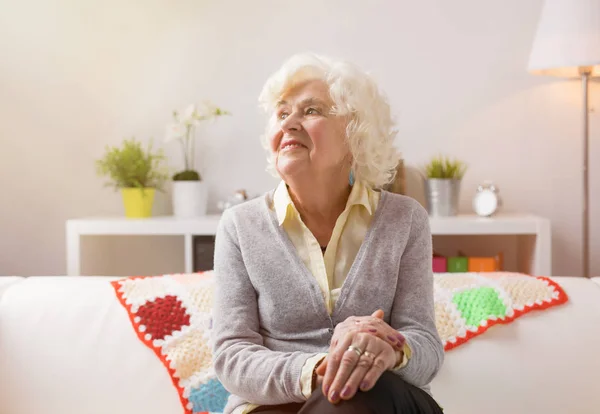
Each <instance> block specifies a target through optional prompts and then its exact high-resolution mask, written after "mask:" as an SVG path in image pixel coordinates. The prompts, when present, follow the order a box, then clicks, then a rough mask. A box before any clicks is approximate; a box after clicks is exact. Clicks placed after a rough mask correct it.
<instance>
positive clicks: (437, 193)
mask: <svg viewBox="0 0 600 414" xmlns="http://www.w3.org/2000/svg"><path fill="white" fill-rule="evenodd" d="M466 169H467V166H466V164H465V163H464V162H462V161H460V160H456V159H450V158H449V157H443V156H436V157H434V158H432V159H431V161H429V163H428V164H426V165H425V176H426V179H425V200H426V203H427V211H428V212H429V215H430V216H439V217H448V216H455V215H457V214H458V202H459V196H460V184H461V181H462V178H463V176H464V174H465V172H466Z"/></svg>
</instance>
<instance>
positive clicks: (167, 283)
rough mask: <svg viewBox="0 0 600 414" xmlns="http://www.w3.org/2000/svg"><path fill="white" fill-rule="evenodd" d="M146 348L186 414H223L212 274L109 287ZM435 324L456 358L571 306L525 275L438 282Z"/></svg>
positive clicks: (440, 276) (444, 276) (557, 290)
mask: <svg viewBox="0 0 600 414" xmlns="http://www.w3.org/2000/svg"><path fill="white" fill-rule="evenodd" d="M110 283H111V284H112V286H113V288H114V290H115V293H116V296H117V298H118V300H119V302H120V303H121V305H122V306H123V308H124V309H125V311H126V313H127V315H128V316H129V319H130V321H131V324H132V327H133V329H134V330H135V332H136V334H137V336H138V337H139V339H140V341H141V342H142V343H143V344H144V345H145V346H147V347H149V348H150V349H152V350H153V351H154V353H155V354H156V356H157V357H158V359H159V360H160V361H161V362H162V364H163V365H164V367H165V368H166V369H167V370H168V372H169V375H170V377H171V379H172V381H173V385H174V386H175V388H176V390H177V392H178V394H179V398H180V400H181V404H182V409H183V412H184V414H207V413H208V414H216V413H219V412H221V411H222V410H223V408H224V407H225V403H226V401H227V397H228V396H229V393H228V391H227V390H226V389H225V388H224V387H223V386H222V385H221V383H220V382H219V380H218V379H217V377H216V375H215V372H214V369H213V367H212V364H211V360H212V354H211V330H212V313H211V312H212V304H213V302H212V300H213V287H214V285H213V273H212V272H203V273H192V274H167V275H160V276H141V277H130V278H125V279H120V280H116V281H112V282H110ZM434 298H435V317H436V325H437V328H438V332H439V334H440V337H441V339H442V341H443V344H444V349H445V350H446V351H449V350H451V349H453V348H455V347H457V346H459V345H462V344H464V343H465V342H467V341H469V340H471V339H473V338H475V337H476V336H478V335H481V334H483V333H484V332H485V331H487V330H488V329H490V328H491V327H492V326H494V325H497V324H507V323H510V322H513V321H514V320H515V319H516V318H518V317H520V316H522V315H524V314H525V313H527V312H530V311H533V310H544V309H548V308H550V307H553V306H556V305H559V304H563V303H565V302H567V300H568V299H567V295H566V294H565V292H564V290H563V289H562V288H561V287H560V286H559V285H558V284H557V283H556V282H554V281H552V280H551V279H549V278H546V277H533V276H529V275H526V274H521V273H510V272H490V273H436V274H434Z"/></svg>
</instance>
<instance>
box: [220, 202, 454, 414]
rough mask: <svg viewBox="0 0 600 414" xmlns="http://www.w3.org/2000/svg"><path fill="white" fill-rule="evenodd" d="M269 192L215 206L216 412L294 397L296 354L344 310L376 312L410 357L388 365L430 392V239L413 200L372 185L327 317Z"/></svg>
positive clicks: (437, 346)
mask: <svg viewBox="0 0 600 414" xmlns="http://www.w3.org/2000/svg"><path fill="white" fill-rule="evenodd" d="M272 195H273V193H272V192H269V193H267V194H265V195H264V197H259V198H257V199H254V200H251V201H248V202H245V203H243V204H241V205H238V206H235V207H232V208H230V209H228V210H226V211H225V213H224V214H223V216H222V219H221V221H220V224H219V229H218V231H217V235H216V240H215V261H214V272H215V278H216V279H215V281H216V284H215V286H216V287H215V299H214V300H215V303H214V326H213V329H214V332H213V345H212V347H213V349H212V350H213V358H214V361H213V362H214V368H215V371H216V375H217V376H218V378H219V380H220V381H221V382H222V384H223V386H224V387H225V388H226V389H227V390H228V391H229V392H230V393H231V394H232V395H231V396H230V398H229V401H228V403H227V406H226V408H225V410H224V412H225V414H228V413H231V412H232V411H233V410H234V409H235V408H236V407H238V406H240V405H242V404H244V403H245V402H251V403H254V404H261V405H273V404H284V403H289V402H302V401H304V400H305V398H304V397H303V395H302V392H301V385H300V374H301V371H302V366H303V365H304V363H305V361H306V360H307V359H308V358H310V357H311V356H313V355H315V354H316V353H319V352H327V349H328V348H329V342H330V340H331V336H332V333H333V330H334V328H335V326H336V325H337V324H338V323H340V322H342V321H344V320H345V319H346V318H348V317H349V316H362V315H370V314H371V313H373V312H374V311H376V310H377V309H379V308H380V309H383V311H384V312H385V316H384V318H385V321H386V322H387V323H388V324H390V325H391V326H392V327H394V328H395V329H397V330H398V331H400V332H401V333H402V334H403V335H404V336H405V337H406V340H407V342H408V344H409V345H410V347H411V348H412V351H413V353H412V358H411V359H410V361H409V362H408V364H407V365H406V366H404V367H403V368H400V369H399V370H397V371H396V373H397V374H398V375H400V376H401V377H402V378H404V379H405V380H406V381H407V382H409V383H412V384H414V385H416V386H418V387H421V388H422V389H424V390H425V391H427V392H430V388H429V383H430V381H431V380H432V379H433V378H434V376H435V375H436V374H437V372H438V370H439V369H440V367H441V365H442V363H443V360H444V351H443V346H442V342H441V340H440V337H439V335H438V332H437V330H436V325H435V314H434V302H433V273H432V269H431V258H432V241H431V233H430V229H429V218H428V215H427V212H426V211H425V210H424V209H423V207H422V206H421V205H420V204H419V203H418V202H416V201H415V200H414V199H412V198H409V197H406V196H401V195H398V194H393V193H389V192H386V191H382V194H381V199H380V201H379V205H378V207H377V210H376V212H375V215H374V217H373V220H372V222H371V225H370V227H369V230H368V231H367V234H366V236H365V240H364V241H363V244H362V245H361V247H360V249H359V251H358V254H357V256H356V259H355V261H354V263H353V265H352V267H351V269H350V271H349V273H348V276H347V278H346V280H345V282H344V284H343V286H342V289H341V292H340V297H339V299H338V301H337V303H336V306H335V308H334V310H333V313H332V315H331V316H330V315H329V314H328V313H327V309H326V307H325V302H324V300H323V295H322V293H321V291H320V289H319V285H318V284H317V281H316V279H315V278H314V277H313V275H312V274H311V273H310V271H309V270H308V269H307V268H306V266H305V265H304V263H303V262H302V260H301V258H300V257H299V256H298V254H297V253H296V251H295V249H294V246H293V244H292V243H291V241H290V240H289V238H288V237H287V234H286V233H285V230H283V228H281V227H280V226H279V225H278V222H277V217H276V215H275V212H274V211H273V209H272V208H271V205H272Z"/></svg>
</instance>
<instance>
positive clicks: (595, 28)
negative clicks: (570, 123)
mask: <svg viewBox="0 0 600 414" xmlns="http://www.w3.org/2000/svg"><path fill="white" fill-rule="evenodd" d="M528 70H529V71H530V72H531V73H533V74H536V75H550V76H559V77H564V78H579V79H581V83H582V86H583V137H582V138H583V200H582V201H583V211H582V213H583V222H582V224H583V231H582V233H583V240H582V242H583V246H582V247H583V253H582V256H583V257H582V259H583V276H584V277H590V234H589V231H590V226H589V171H588V158H589V123H588V84H589V80H590V78H591V77H595V76H600V0H546V1H545V3H544V6H543V8H542V14H541V17H540V20H539V23H538V27H537V31H536V34H535V39H534V41H533V47H532V50H531V55H530V57H529V66H528Z"/></svg>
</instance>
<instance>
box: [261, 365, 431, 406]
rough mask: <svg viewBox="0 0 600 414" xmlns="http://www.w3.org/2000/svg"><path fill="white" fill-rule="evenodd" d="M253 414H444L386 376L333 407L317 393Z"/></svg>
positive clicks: (416, 390) (416, 392) (420, 392)
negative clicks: (306, 399) (367, 389)
mask: <svg viewBox="0 0 600 414" xmlns="http://www.w3.org/2000/svg"><path fill="white" fill-rule="evenodd" d="M252 413H264V414H287V413H296V414H313V413H315V414H333V413H344V414H441V413H442V409H441V408H440V406H439V405H438V404H437V403H436V402H435V400H434V399H433V398H432V397H431V396H430V395H429V394H427V393H426V392H425V391H423V390H422V389H420V388H417V387H415V386H414V385H411V384H409V383H407V382H405V381H404V380H403V379H401V378H400V377H399V376H398V375H396V374H392V373H391V372H384V373H383V375H382V376H381V377H380V378H379V380H378V381H377V383H376V384H375V386H374V387H373V388H371V389H370V390H369V391H367V392H362V391H360V390H359V391H358V392H357V393H356V394H355V395H354V397H352V398H351V399H350V400H348V401H346V400H340V402H338V403H337V404H335V405H334V404H332V403H330V402H329V401H328V400H327V398H326V397H325V396H324V395H323V393H322V392H321V388H320V387H319V388H318V389H316V390H315V391H314V392H313V393H312V395H311V397H310V398H309V399H308V401H306V402H305V403H291V404H285V405H276V406H262V407H259V408H257V409H255V410H254V411H252Z"/></svg>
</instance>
